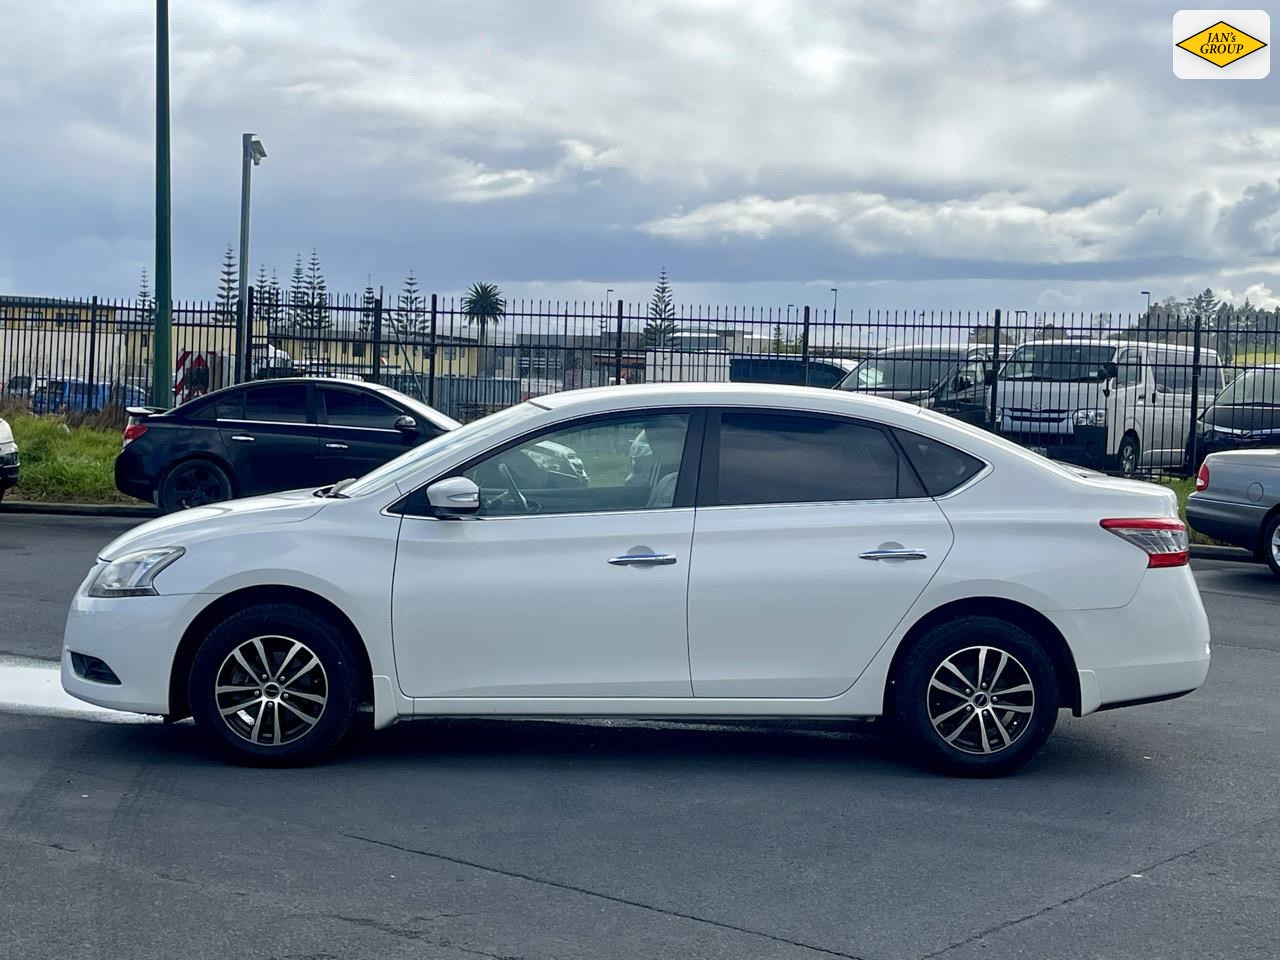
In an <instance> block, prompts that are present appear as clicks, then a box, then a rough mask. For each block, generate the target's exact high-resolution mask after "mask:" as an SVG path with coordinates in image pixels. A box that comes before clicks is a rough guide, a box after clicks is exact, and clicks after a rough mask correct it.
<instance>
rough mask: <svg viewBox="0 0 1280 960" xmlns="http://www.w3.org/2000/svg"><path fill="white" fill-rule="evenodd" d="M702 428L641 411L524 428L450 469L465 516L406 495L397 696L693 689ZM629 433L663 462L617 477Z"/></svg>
mask: <svg viewBox="0 0 1280 960" xmlns="http://www.w3.org/2000/svg"><path fill="white" fill-rule="evenodd" d="M699 424H700V416H699V415H698V414H696V413H691V412H689V411H676V410H671V411H656V412H654V411H647V412H643V413H634V412H633V413H627V414H618V415H610V416H605V417H593V418H589V419H586V420H580V421H577V422H575V423H572V424H569V425H566V426H562V427H558V428H554V429H551V430H546V431H542V432H534V433H531V434H528V435H526V436H525V437H523V438H521V439H520V440H518V441H515V442H514V443H511V444H507V445H505V446H503V447H502V448H501V449H499V450H497V451H493V452H491V453H488V454H486V455H484V456H483V457H481V458H479V459H478V460H477V461H475V462H473V463H470V464H467V465H465V466H464V467H463V468H460V469H459V470H457V471H453V472H452V473H451V475H455V476H456V475H459V474H460V475H463V476H466V477H469V478H471V479H473V480H474V481H475V482H476V483H477V484H478V485H479V487H480V488H481V506H480V510H479V513H478V514H477V515H476V516H475V517H474V518H472V517H468V518H467V519H463V520H447V519H437V518H435V517H432V516H430V515H429V510H427V509H424V508H422V507H419V506H415V501H419V502H420V501H422V498H421V497H420V495H413V496H410V497H409V498H408V501H407V505H406V507H405V517H404V521H403V523H402V525H401V531H400V540H399V545H398V548H397V553H396V570H395V581H394V585H393V588H392V626H393V635H394V645H395V656H396V669H397V671H398V673H399V676H400V685H401V687H402V688H403V690H404V692H405V693H406V694H408V695H409V696H413V697H688V696H690V695H691V692H692V691H691V689H690V684H689V651H688V633H687V628H686V622H685V601H686V587H687V581H688V576H689V557H690V547H691V544H692V538H693V513H694V512H693V486H694V481H695V477H696V472H697V449H698V443H699V432H700V431H699ZM641 433H644V434H645V436H646V438H647V442H648V445H649V447H650V448H651V449H652V451H653V455H654V457H655V458H656V459H657V460H658V461H660V462H661V469H658V470H655V471H654V476H653V478H652V479H651V480H650V481H647V482H645V483H643V484H637V483H630V484H629V483H627V477H628V476H629V475H630V473H631V450H632V444H633V442H634V441H635V439H636V437H637V436H638V435H639V434H641ZM565 448H567V449H569V450H570V451H572V453H573V456H574V457H575V458H577V459H578V460H580V461H581V464H582V467H583V475H582V476H578V477H577V479H576V480H574V479H573V478H572V477H570V476H568V475H566V474H565V473H564V471H563V470H561V469H559V467H558V463H559V461H560V460H561V459H562V458H563V457H564V456H565V454H563V453H562V452H561V451H563V450H564V449H565ZM549 451H550V452H549ZM691 451H692V452H691Z"/></svg>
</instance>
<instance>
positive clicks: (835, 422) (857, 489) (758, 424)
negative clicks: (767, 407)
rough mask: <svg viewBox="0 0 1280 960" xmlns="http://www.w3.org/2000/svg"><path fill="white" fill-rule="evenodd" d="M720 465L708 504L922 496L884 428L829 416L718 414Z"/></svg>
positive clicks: (741, 412) (742, 412) (745, 412)
mask: <svg viewBox="0 0 1280 960" xmlns="http://www.w3.org/2000/svg"><path fill="white" fill-rule="evenodd" d="M719 468H720V469H719V483H718V484H717V488H718V489H716V491H715V492H714V495H713V496H714V500H713V504H722V505H728V504H753V503H755V504H763V503H812V502H827V501H842V500H892V499H896V498H898V497H913V496H922V495H923V492H922V491H921V490H920V487H919V483H918V481H917V480H916V479H915V477H914V475H912V474H911V472H910V468H909V467H907V465H906V464H904V463H903V462H902V458H901V457H900V456H899V455H898V449H897V447H895V446H894V444H893V442H892V441H891V440H890V439H889V437H888V435H887V434H886V433H885V431H884V430H882V429H880V428H879V427H876V426H872V425H870V424H864V423H858V422H856V421H852V420H843V419H838V418H834V417H817V416H804V415H796V414H789V413H772V412H755V411H740V412H733V413H724V414H722V415H721V417H720V461H719ZM710 505H712V504H708V506H710Z"/></svg>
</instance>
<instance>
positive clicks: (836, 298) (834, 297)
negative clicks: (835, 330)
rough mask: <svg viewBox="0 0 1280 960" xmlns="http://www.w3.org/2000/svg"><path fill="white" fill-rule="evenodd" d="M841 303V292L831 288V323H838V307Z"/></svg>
mask: <svg viewBox="0 0 1280 960" xmlns="http://www.w3.org/2000/svg"><path fill="white" fill-rule="evenodd" d="M839 302H840V291H839V290H838V289H836V288H835V287H832V288H831V322H832V323H835V321H836V305H837V304H838V303H839Z"/></svg>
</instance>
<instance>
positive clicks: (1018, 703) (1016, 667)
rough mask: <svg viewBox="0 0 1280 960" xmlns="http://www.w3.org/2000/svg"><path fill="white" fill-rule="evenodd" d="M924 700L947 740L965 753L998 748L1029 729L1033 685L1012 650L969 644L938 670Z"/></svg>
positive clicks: (1033, 700) (932, 721)
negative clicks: (971, 645)
mask: <svg viewBox="0 0 1280 960" xmlns="http://www.w3.org/2000/svg"><path fill="white" fill-rule="evenodd" d="M926 701H927V708H928V713H929V722H930V723H931V724H933V729H934V732H935V733H937V735H938V736H939V737H941V738H942V740H943V742H945V743H947V744H948V745H949V746H952V747H954V748H955V749H957V750H960V751H962V752H964V753H972V754H979V755H981V754H992V753H999V752H1000V751H1001V750H1005V749H1008V748H1009V747H1010V746H1012V745H1013V744H1015V743H1017V741H1018V740H1019V739H1020V738H1021V737H1022V736H1023V734H1025V733H1026V731H1027V730H1028V728H1029V726H1030V721H1031V715H1032V713H1033V712H1034V711H1035V704H1036V696H1035V685H1034V684H1033V683H1032V682H1031V675H1030V674H1029V673H1028V672H1027V668H1026V667H1024V666H1023V665H1022V663H1021V661H1019V660H1018V658H1017V657H1015V656H1013V655H1012V654H1011V653H1009V652H1007V651H1005V650H1001V649H999V648H998V647H991V646H975V647H966V648H964V649H963V650H957V651H956V652H955V653H953V654H951V655H950V656H948V657H947V658H946V659H945V660H943V661H942V663H941V664H939V665H938V668H937V669H936V670H934V672H933V676H932V677H931V678H930V680H929V689H928V692H927V694H926Z"/></svg>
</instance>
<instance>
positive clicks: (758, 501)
mask: <svg viewBox="0 0 1280 960" xmlns="http://www.w3.org/2000/svg"><path fill="white" fill-rule="evenodd" d="M951 542H952V533H951V527H950V525H949V524H948V523H947V520H946V518H945V517H944V516H943V514H942V511H941V510H940V509H939V507H938V505H937V504H936V503H935V502H934V501H933V500H932V499H930V498H929V497H928V496H926V495H925V494H924V490H923V488H922V487H921V485H920V481H919V479H918V478H917V477H916V476H915V474H914V473H913V472H912V469H911V467H910V464H909V463H908V462H907V461H906V460H905V459H904V457H903V456H902V453H901V451H900V449H899V447H898V446H897V442H896V441H895V440H894V439H893V438H892V437H891V435H890V433H889V432H888V431H887V430H885V429H883V428H881V427H880V426H878V425H876V424H874V423H869V422H863V421H857V420H853V419H849V418H845V417H833V416H825V415H819V414H797V413H791V412H775V411H766V410H733V411H725V412H723V413H721V414H718V415H714V414H713V415H711V417H710V418H709V420H708V426H707V444H706V449H705V451H704V454H703V463H702V469H701V481H700V484H699V491H698V520H697V529H696V533H695V535H694V546H693V563H692V565H691V567H690V570H689V663H690V671H691V674H692V678H693V692H694V695H695V696H698V697H786V698H791V697H798V698H804V697H833V696H836V695H838V694H840V693H843V692H844V691H845V690H847V689H848V688H849V687H850V686H851V685H852V684H853V682H854V681H855V680H856V679H857V677H858V675H859V674H861V673H862V671H863V669H864V668H865V667H866V666H867V664H868V663H870V661H871V659H872V657H873V656H875V653H876V651H877V650H879V649H880V647H881V646H882V645H883V644H884V642H885V641H886V640H887V639H888V637H889V635H890V634H891V633H892V632H893V630H894V628H895V627H896V626H897V625H898V623H899V621H900V620H901V619H902V617H903V616H904V615H905V614H906V612H907V610H908V609H909V608H910V606H911V605H912V604H913V603H914V602H915V600H916V599H917V598H918V597H919V596H920V594H921V592H922V591H923V590H924V588H925V586H926V585H927V584H928V582H929V580H930V579H931V578H932V577H933V575H934V573H935V572H936V571H937V569H938V567H939V566H940V565H941V563H942V560H943V558H944V557H945V556H946V554H947V551H948V550H949V549H950V548H951Z"/></svg>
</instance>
